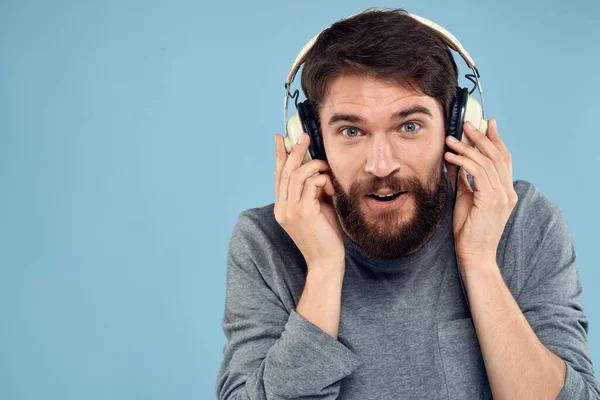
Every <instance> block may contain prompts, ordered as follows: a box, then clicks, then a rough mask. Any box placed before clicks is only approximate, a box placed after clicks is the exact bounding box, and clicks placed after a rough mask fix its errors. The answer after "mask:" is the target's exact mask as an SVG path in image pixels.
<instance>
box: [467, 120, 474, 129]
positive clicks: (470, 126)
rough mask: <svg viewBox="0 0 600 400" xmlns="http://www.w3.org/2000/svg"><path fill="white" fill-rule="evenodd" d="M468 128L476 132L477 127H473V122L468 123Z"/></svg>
mask: <svg viewBox="0 0 600 400" xmlns="http://www.w3.org/2000/svg"><path fill="white" fill-rule="evenodd" d="M467 128H469V129H471V130H474V129H475V127H474V126H473V124H472V123H471V121H467Z"/></svg>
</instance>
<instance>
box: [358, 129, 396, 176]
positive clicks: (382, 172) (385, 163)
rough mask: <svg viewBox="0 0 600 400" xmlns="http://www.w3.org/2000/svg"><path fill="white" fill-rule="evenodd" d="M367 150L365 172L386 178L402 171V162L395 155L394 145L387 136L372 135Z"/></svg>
mask: <svg viewBox="0 0 600 400" xmlns="http://www.w3.org/2000/svg"><path fill="white" fill-rule="evenodd" d="M371 137H372V140H371V143H370V146H369V148H368V150H367V162H366V165H365V172H368V173H370V174H372V175H375V176H377V177H380V178H384V177H386V176H388V175H390V174H393V173H394V172H396V171H397V170H398V169H400V160H398V158H397V157H396V156H395V155H394V149H393V147H392V145H393V144H392V143H390V140H389V138H388V137H386V136H385V135H381V136H378V135H372V136H371Z"/></svg>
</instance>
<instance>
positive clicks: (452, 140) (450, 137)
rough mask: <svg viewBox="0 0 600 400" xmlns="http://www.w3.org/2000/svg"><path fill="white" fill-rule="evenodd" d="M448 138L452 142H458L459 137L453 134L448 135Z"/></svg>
mask: <svg viewBox="0 0 600 400" xmlns="http://www.w3.org/2000/svg"><path fill="white" fill-rule="evenodd" d="M448 140H450V141H451V142H452V143H457V142H458V139H457V138H455V137H454V136H452V135H450V136H448Z"/></svg>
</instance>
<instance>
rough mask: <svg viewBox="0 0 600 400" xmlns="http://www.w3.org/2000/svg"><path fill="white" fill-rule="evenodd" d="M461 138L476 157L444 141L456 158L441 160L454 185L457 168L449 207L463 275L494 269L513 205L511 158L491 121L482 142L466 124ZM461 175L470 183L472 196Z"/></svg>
mask: <svg viewBox="0 0 600 400" xmlns="http://www.w3.org/2000/svg"><path fill="white" fill-rule="evenodd" d="M463 132H464V133H465V134H466V135H467V137H468V138H469V139H470V140H471V142H473V143H474V144H475V146H476V147H477V149H479V151H477V149H475V148H474V147H471V146H469V145H468V144H466V143H463V142H459V141H457V140H452V139H454V138H453V137H451V136H448V137H446V143H447V144H448V147H450V148H451V149H453V150H454V151H456V152H457V153H458V155H456V154H452V153H450V152H446V153H445V154H444V158H445V160H446V162H447V163H449V164H447V169H448V176H449V177H450V179H451V182H452V184H453V185H454V183H455V182H456V171H457V169H458V168H457V167H456V166H460V167H461V172H460V175H461V176H460V179H459V183H458V197H457V199H456V204H455V207H454V237H455V239H456V253H457V256H458V260H459V264H460V266H461V268H462V269H465V268H477V266H478V265H479V266H483V265H496V252H497V249H498V243H499V242H500V238H501V237H502V232H504V228H505V226H506V222H507V221H508V218H509V216H510V214H511V212H512V210H513V209H514V207H515V205H516V204H517V200H518V197H517V193H516V192H515V189H514V186H513V180H512V158H511V154H510V152H509V151H508V149H507V148H506V146H505V145H504V143H503V142H502V140H500V135H499V134H498V129H497V125H496V120H495V119H492V120H491V121H490V123H489V126H488V130H487V136H486V135H484V134H483V133H481V132H480V131H478V130H477V129H475V128H474V127H473V125H472V124H471V123H469V122H466V123H465V124H464V128H463ZM465 171H466V172H468V173H469V175H471V176H472V177H473V183H474V186H475V190H473V189H471V186H470V185H469V182H468V180H467V176H466V174H465ZM454 189H455V190H456V188H454Z"/></svg>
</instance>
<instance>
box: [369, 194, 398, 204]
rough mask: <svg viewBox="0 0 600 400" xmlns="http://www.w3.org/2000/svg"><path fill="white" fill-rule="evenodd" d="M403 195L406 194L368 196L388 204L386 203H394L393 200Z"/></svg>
mask: <svg viewBox="0 0 600 400" xmlns="http://www.w3.org/2000/svg"><path fill="white" fill-rule="evenodd" d="M403 193H406V192H396V193H391V194H387V195H382V196H379V195H376V194H368V195H367V196H368V197H372V198H374V199H375V200H378V201H383V202H386V201H392V200H394V199H396V198H397V197H398V196H400V195H401V194H403Z"/></svg>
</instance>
